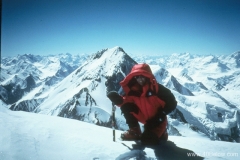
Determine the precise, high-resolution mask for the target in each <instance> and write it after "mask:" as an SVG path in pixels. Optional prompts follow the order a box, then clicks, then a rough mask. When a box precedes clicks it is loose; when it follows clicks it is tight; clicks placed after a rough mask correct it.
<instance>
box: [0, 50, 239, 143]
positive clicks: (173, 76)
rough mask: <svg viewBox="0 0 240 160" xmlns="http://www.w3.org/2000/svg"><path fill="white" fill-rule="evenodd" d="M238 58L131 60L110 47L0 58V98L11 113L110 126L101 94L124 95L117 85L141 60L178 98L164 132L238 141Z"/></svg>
mask: <svg viewBox="0 0 240 160" xmlns="http://www.w3.org/2000/svg"><path fill="white" fill-rule="evenodd" d="M239 55H240V52H236V53H233V54H231V55H229V56H213V55H209V56H198V55H191V54H189V53H181V54H172V55H170V56H158V55H156V56H151V55H148V56H143V57H141V56H137V57H130V56H129V55H128V54H127V53H126V52H125V51H124V50H123V49H122V48H120V47H114V48H111V49H103V50H101V51H98V52H96V53H95V54H92V55H87V56H83V55H71V54H69V53H67V54H58V55H50V56H44V57H43V56H34V55H22V56H21V55H20V56H18V57H13V58H3V59H2V65H1V68H2V76H1V86H0V96H1V97H0V98H1V100H3V101H4V102H7V103H8V106H9V108H11V109H12V110H23V111H28V112H35V113H41V114H47V115H52V116H61V117H66V118H71V119H77V120H81V121H85V122H89V123H94V124H96V125H102V126H107V127H111V123H110V122H111V118H112V117H111V107H112V104H111V102H110V101H109V99H108V98H107V97H106V93H107V92H109V91H117V92H119V93H122V88H121V87H120V85H119V82H120V81H122V80H123V79H124V77H125V76H126V75H127V74H128V73H129V72H130V71H131V68H132V66H133V65H134V64H136V63H142V62H146V63H148V64H150V67H151V69H152V71H153V73H154V75H155V77H156V79H157V81H158V82H159V83H161V84H163V85H164V86H166V87H168V88H169V89H171V91H172V93H173V94H174V95H175V97H176V99H177V101H178V106H177V109H176V110H175V111H174V112H173V113H171V114H170V115H169V116H168V120H169V127H168V131H169V133H170V134H172V135H178V136H188V135H192V134H198V135H201V134H205V135H207V136H208V137H209V138H210V139H212V140H223V141H231V142H239V135H240V130H239V126H240V120H239V119H240V115H239V109H240V105H239V104H240V99H239V97H240V91H239V90H240V85H239V81H240V71H239V66H240V65H239V57H240V56H239ZM30 75H31V76H30ZM27 77H28V78H27ZM26 88H27V89H26ZM11 91H13V93H14V94H12V93H11ZM11 106H12V107H11ZM116 118H117V122H116V124H117V126H116V127H117V128H118V129H122V130H125V129H127V125H126V123H125V119H124V118H123V116H122V115H121V111H120V109H119V108H117V110H116Z"/></svg>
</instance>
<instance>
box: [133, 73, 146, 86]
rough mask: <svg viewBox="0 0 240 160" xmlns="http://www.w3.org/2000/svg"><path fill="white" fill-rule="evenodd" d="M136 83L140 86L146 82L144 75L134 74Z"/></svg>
mask: <svg viewBox="0 0 240 160" xmlns="http://www.w3.org/2000/svg"><path fill="white" fill-rule="evenodd" d="M135 78H136V80H137V82H138V84H140V85H141V86H144V85H145V84H146V77H144V76H142V75H140V76H135Z"/></svg>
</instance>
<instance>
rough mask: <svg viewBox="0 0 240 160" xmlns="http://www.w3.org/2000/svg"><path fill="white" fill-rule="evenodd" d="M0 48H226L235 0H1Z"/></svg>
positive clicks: (232, 42)
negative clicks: (0, 29)
mask: <svg viewBox="0 0 240 160" xmlns="http://www.w3.org/2000/svg"><path fill="white" fill-rule="evenodd" d="M1 33H2V34H1V54H2V56H12V55H17V54H29V53H31V54H38V55H47V54H58V53H67V52H68V53H72V54H79V53H86V54H91V53H95V52H97V51H98V50H101V49H105V48H112V47H115V46H120V47H122V48H123V49H124V50H125V51H126V52H127V53H129V54H130V55H138V54H148V55H149V54H162V55H166V54H172V53H183V52H189V53H191V54H225V55H226V54H231V53H233V52H235V51H239V50H240V1H239V0H156V1H155V0H119V1H116V0H2V32H1Z"/></svg>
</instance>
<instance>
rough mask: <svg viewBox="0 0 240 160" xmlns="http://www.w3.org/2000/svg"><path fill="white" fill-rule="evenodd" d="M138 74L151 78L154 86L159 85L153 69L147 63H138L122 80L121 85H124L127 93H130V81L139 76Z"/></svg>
mask: <svg viewBox="0 0 240 160" xmlns="http://www.w3.org/2000/svg"><path fill="white" fill-rule="evenodd" d="M138 75H143V76H145V77H147V78H149V80H150V83H151V84H152V86H153V85H154V86H155V88H156V87H157V85H156V79H155V77H154V75H153V74H152V71H151V69H150V67H149V65H148V64H146V63H143V64H136V65H134V66H133V68H132V70H131V72H130V73H129V74H128V75H127V76H126V77H125V78H124V79H123V80H122V81H121V82H120V85H121V86H122V88H123V90H124V92H125V93H126V94H128V92H129V91H130V88H129V87H128V82H129V81H130V80H131V79H132V78H133V77H135V76H138Z"/></svg>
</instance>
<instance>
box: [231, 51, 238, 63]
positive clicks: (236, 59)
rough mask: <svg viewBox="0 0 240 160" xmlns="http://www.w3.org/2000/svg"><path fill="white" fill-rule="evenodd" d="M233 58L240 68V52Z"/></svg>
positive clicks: (233, 55)
mask: <svg viewBox="0 0 240 160" xmlns="http://www.w3.org/2000/svg"><path fill="white" fill-rule="evenodd" d="M231 58H233V59H234V60H235V63H236V67H240V51H238V52H235V53H233V54H232V55H231Z"/></svg>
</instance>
